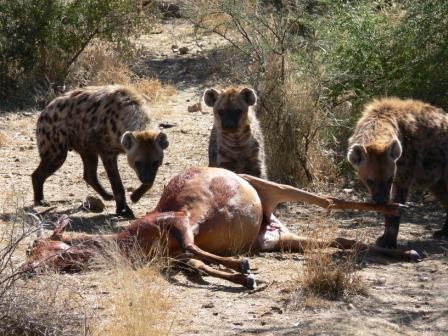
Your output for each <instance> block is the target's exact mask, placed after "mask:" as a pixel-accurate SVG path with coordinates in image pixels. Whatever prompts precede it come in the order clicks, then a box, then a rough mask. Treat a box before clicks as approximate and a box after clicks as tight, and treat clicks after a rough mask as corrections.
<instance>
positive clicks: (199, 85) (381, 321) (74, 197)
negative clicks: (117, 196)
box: [0, 20, 448, 335]
mask: <svg viewBox="0 0 448 336" xmlns="http://www.w3.org/2000/svg"><path fill="white" fill-rule="evenodd" d="M157 28H158V29H159V31H160V33H159V34H154V35H146V36H142V38H141V39H140V40H139V43H140V45H141V48H142V50H141V52H140V54H139V56H138V57H139V59H140V60H141V61H142V62H141V63H140V64H139V65H138V66H137V68H138V76H137V75H135V73H134V72H133V70H132V69H130V68H128V67H126V66H123V65H122V64H124V63H122V62H121V61H118V60H117V61H115V60H114V59H113V57H112V56H110V54H108V51H107V48H104V49H103V47H95V48H98V50H96V49H93V51H91V54H86V55H85V56H84V57H85V58H86V61H85V62H86V64H90V65H91V68H90V70H88V71H86V74H85V75H84V76H83V77H79V78H84V79H85V82H83V81H82V80H80V79H79V78H78V81H79V82H83V83H85V84H104V83H109V82H115V83H118V82H121V83H128V84H129V83H130V84H134V85H137V86H138V87H140V88H141V89H142V90H143V91H144V92H145V93H146V94H147V95H148V96H149V97H150V98H151V100H152V104H153V112H154V120H153V123H152V127H156V126H157V124H158V123H170V124H176V127H173V128H170V129H166V130H165V132H166V133H167V134H168V137H169V140H170V147H169V148H168V150H167V154H166V157H165V161H164V164H163V166H162V167H161V169H160V173H159V175H158V177H157V178H156V183H155V185H154V187H153V189H152V190H151V191H149V192H148V194H147V195H145V197H143V199H142V200H141V201H140V202H139V203H138V204H131V205H130V206H131V207H132V208H133V210H134V212H135V214H136V215H137V216H141V215H143V214H145V213H146V212H147V211H149V210H151V209H152V208H153V207H154V206H155V204H156V202H157V200H158V195H160V193H161V191H162V189H163V186H164V185H166V184H167V182H168V181H169V179H170V178H171V177H172V176H173V175H175V174H177V173H179V172H180V171H182V170H183V169H185V168H186V167H189V166H193V165H206V164H207V143H208V136H209V134H210V130H211V126H212V122H213V120H212V119H213V118H212V115H211V113H210V110H209V109H205V110H204V111H203V112H195V113H191V112H187V106H188V105H191V104H193V103H196V102H198V101H199V99H200V97H201V95H202V92H203V89H204V87H210V86H215V85H217V86H221V87H222V86H225V85H226V82H225V80H223V79H221V77H222V76H224V75H225V73H220V72H219V70H220V69H225V67H221V66H219V65H217V63H219V62H218V61H219V58H218V57H219V55H220V54H219V53H215V52H214V51H215V50H222V46H223V45H225V44H224V42H223V41H222V40H221V39H217V38H216V37H215V36H213V35H205V36H199V37H198V36H196V37H195V36H194V34H193V33H194V31H193V28H192V27H191V26H190V25H189V24H187V23H185V22H184V21H177V20H176V21H169V22H166V23H164V24H161V25H159V26H158V27H157ZM198 38H199V40H198ZM173 44H176V45H178V46H188V47H189V52H188V53H187V54H186V55H180V54H179V53H178V52H177V51H176V50H173V48H171V47H172V45H173ZM108 55H109V56H110V57H109V56H108ZM109 62H110V63H109ZM301 88H302V87H301ZM297 90H298V91H297V92H295V93H291V97H290V98H288V99H290V101H292V102H295V99H299V100H300V101H301V102H303V103H304V104H305V106H308V105H306V102H307V99H308V98H307V97H306V96H304V97H303V98H300V97H299V98H297V97H298V96H297V94H298V93H299V92H303V91H300V90H299V89H297ZM305 92H307V91H306V90H305ZM299 105H300V104H295V106H297V108H299V109H301V107H300V106H299ZM301 111H302V110H301ZM303 111H304V112H307V111H309V109H303ZM37 116H38V113H37V112H35V111H32V110H29V111H19V112H14V113H12V112H8V111H0V134H4V135H5V137H6V138H7V139H8V141H7V142H6V143H5V144H3V146H0V188H2V189H1V191H2V192H1V193H0V206H1V207H2V213H1V215H0V232H2V233H8V232H10V229H11V227H12V226H13V225H14V223H16V222H17V221H23V222H24V223H25V225H30V224H31V223H33V220H32V219H31V217H29V216H28V215H27V214H26V213H27V212H33V211H37V212H41V211H43V210H45V209H46V208H42V207H35V208H32V207H31V204H32V187H31V181H30V174H31V172H32V171H33V169H34V168H35V167H36V165H37V163H38V154H37V150H36V145H35V136H34V130H35V123H36V120H37ZM305 116H306V115H305ZM303 120H304V122H305V121H307V122H308V121H309V119H308V118H305V117H304V119H303ZM312 122H313V125H314V126H313V127H317V126H315V125H319V124H318V123H316V124H314V121H312ZM269 139H270V140H269V141H275V138H269ZM310 151H311V152H312V155H314V156H315V157H316V159H315V161H311V162H312V166H311V168H312V169H313V170H316V169H320V170H321V171H322V172H325V171H326V169H327V168H326V166H325V165H324V164H321V163H319V162H321V161H319V159H318V158H319V157H325V153H322V152H316V151H318V144H310ZM125 161H126V160H125V159H124V158H123V157H121V158H120V160H119V167H120V173H121V175H122V177H123V182H124V185H125V186H126V187H128V188H129V190H131V189H132V188H131V187H132V186H135V185H138V181H137V179H136V177H135V174H134V173H133V172H132V170H131V169H130V168H129V167H128V166H127V164H126V162H125ZM313 162H314V163H313ZM322 162H323V161H322ZM81 167H82V165H81V159H80V158H79V155H77V154H76V153H72V152H71V153H69V155H68V158H67V162H66V163H65V164H64V166H63V167H62V168H61V169H60V170H59V171H58V172H57V173H56V174H55V175H54V176H52V177H51V178H49V180H48V181H47V183H46V184H45V192H46V195H47V199H48V200H49V201H50V202H51V203H52V205H53V206H55V207H56V208H54V209H51V211H50V212H48V213H45V214H44V215H42V217H43V218H42V219H43V222H44V223H46V224H47V225H46V226H45V230H44V235H48V234H49V231H48V230H49V229H51V227H52V226H51V223H52V222H54V220H55V219H56V218H57V216H58V215H60V214H62V213H68V214H69V216H70V217H71V218H72V224H71V228H70V229H69V233H70V231H73V232H87V233H98V232H107V231H110V230H116V229H118V228H119V227H120V226H122V225H127V224H128V223H129V222H128V221H126V220H121V219H117V218H115V217H113V216H111V214H112V213H113V212H114V202H106V209H105V212H104V213H102V214H92V213H86V212H84V211H82V210H81V209H80V205H81V203H82V201H83V200H84V199H85V197H86V196H87V195H94V193H93V191H92V190H91V189H90V188H89V187H88V186H87V185H86V184H85V183H84V181H83V179H82V168H81ZM99 175H100V178H101V179H102V180H103V182H105V183H104V184H105V185H108V184H107V179H106V176H105V173H104V169H103V168H102V167H100V174H99ZM324 181H325V179H324ZM358 187H359V186H358V185H356V184H353V185H342V184H338V185H330V184H328V183H326V182H325V183H322V184H316V185H315V186H314V188H315V189H316V190H320V191H322V192H325V193H332V194H334V196H339V197H344V198H353V199H358V200H360V199H362V197H363V196H364V195H365V193H364V191H363V190H362V189H359V188H358ZM342 188H347V190H345V191H341V189H342ZM129 190H128V191H129ZM358 190H359V191H358ZM424 197H425V198H422V196H421V197H419V198H416V199H414V200H411V201H413V202H414V203H412V202H411V205H412V208H411V209H410V211H408V212H407V213H406V215H405V216H404V219H403V224H402V227H401V229H400V236H399V239H400V242H401V243H402V244H408V245H410V246H411V247H413V248H416V249H418V250H419V251H422V252H424V253H425V255H426V258H425V260H424V261H423V262H422V263H420V264H408V263H402V262H392V261H390V260H387V259H385V258H379V257H373V256H362V257H360V258H356V259H355V258H353V255H352V254H350V253H338V254H335V253H334V251H333V250H331V249H325V250H324V251H317V250H315V249H310V250H308V251H306V253H305V255H300V254H292V255H288V254H283V253H262V254H260V255H255V256H251V266H252V268H253V269H254V272H255V274H256V277H257V280H258V281H259V285H260V287H259V289H258V290H255V291H246V290H245V289H244V288H240V287H238V286H235V285H232V284H229V283H227V282H224V281H221V280H219V279H214V278H209V277H200V276H198V275H197V274H191V273H185V272H179V271H177V270H172V271H170V272H166V270H165V265H166V262H165V261H162V262H161V263H160V262H155V263H154V262H149V261H148V260H145V259H141V258H140V259H139V258H137V261H135V260H134V262H133V263H130V262H129V261H128V260H127V259H123V257H122V256H121V255H120V254H117V253H115V252H113V250H112V252H111V253H109V254H108V255H106V257H105V259H101V260H99V261H98V262H97V263H96V264H94V265H93V266H92V268H91V269H88V270H86V271H84V272H82V273H81V274H75V275H69V274H62V275H55V274H51V273H50V274H44V275H42V276H39V277H34V278H30V279H24V280H19V281H18V282H16V283H15V285H14V286H13V287H10V288H9V289H8V291H9V292H8V293H9V294H8V295H12V297H11V298H13V300H12V301H9V302H12V303H13V306H12V307H13V308H14V309H13V310H10V311H9V314H10V315H11V316H15V317H17V321H18V322H20V323H25V322H27V323H28V322H30V321H38V323H37V324H39V323H40V324H41V325H42V324H46V326H47V327H49V328H53V326H55V328H58V329H57V331H58V332H55V333H53V334H58V335H61V334H62V335H70V334H71V335H83V334H93V335H104V334H106V335H124V334H126V335H154V334H155V335H166V334H174V335H177V334H179V335H180V334H181V335H193V334H194V335H197V334H200V335H209V334H215V335H235V334H245V335H255V334H262V335H273V334H275V335H277V334H278V335H296V334H303V335H316V334H327V335H385V334H387V335H399V334H407V335H418V334H427V335H444V334H445V332H446V330H448V302H447V298H448V286H447V285H446V279H447V277H448V261H447V258H446V251H447V249H448V245H447V244H446V242H440V241H433V240H432V239H431V232H432V231H433V230H434V229H436V228H437V227H438V226H439V224H440V223H441V222H442V221H443V218H442V217H443V213H442V211H441V208H440V206H439V205H438V204H437V203H436V202H434V200H433V199H431V198H427V197H426V196H424ZM18 214H19V215H20V216H19V215H18ZM276 215H277V216H278V217H279V218H280V219H281V220H283V221H284V222H285V223H286V224H287V225H288V226H289V227H290V229H291V230H293V231H295V232H300V233H301V234H304V235H306V234H309V235H311V236H313V235H319V237H320V238H322V235H325V236H334V235H337V234H342V235H344V236H348V237H352V238H357V239H361V240H363V241H367V242H373V241H374V239H375V237H377V236H378V235H379V234H380V233H381V231H382V230H383V226H382V218H381V216H378V215H376V214H365V213H356V212H355V213H333V214H331V215H330V216H327V215H326V213H324V212H323V211H320V210H319V209H317V208H315V207H312V206H307V205H302V204H287V205H286V206H283V207H282V208H281V209H279V210H278V211H277V213H276ZM20 223H21V222H20ZM33 237H34V236H31V237H25V239H24V240H23V241H21V243H20V244H18V248H17V251H16V252H15V253H14V255H13V256H12V259H11V263H10V264H9V265H10V266H13V267H15V266H17V265H19V264H20V263H21V262H22V261H23V260H24V258H25V250H26V247H27V244H28V243H30V242H31V241H32V239H33ZM7 245H8V242H7V241H5V240H2V241H1V242H0V249H3V248H4V247H5V246H7ZM324 286H325V287H327V288H328V289H329V290H325V289H324ZM304 288H309V289H310V290H304ZM10 289H12V291H10ZM332 294H338V295H332ZM360 294H361V295H360ZM327 298H333V299H334V298H337V300H328V299H327ZM2 302H7V301H2ZM44 303H46V304H44ZM27 306H28V307H30V306H31V307H35V309H33V310H32V312H31V313H32V315H27V314H28V313H30V311H29V310H27V309H26V307H27ZM19 312H20V313H19ZM0 313H3V311H2V312H0ZM23 314H24V315H23ZM59 314H62V315H59ZM33 319H34V320H33ZM22 325H26V324H22ZM21 330H22V334H25V335H31V334H33V333H32V332H31V331H33V330H34V331H35V333H34V334H43V332H41V330H40V329H31V327H29V329H27V331H26V332H24V331H23V328H22V329H21ZM48 330H55V329H48ZM48 330H47V334H52V333H51V332H49V331H48ZM39 332H40V333H39ZM5 334H7V333H5ZM17 334H20V333H17Z"/></svg>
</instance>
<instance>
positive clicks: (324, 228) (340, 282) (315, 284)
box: [299, 220, 366, 300]
mask: <svg viewBox="0 0 448 336" xmlns="http://www.w3.org/2000/svg"><path fill="white" fill-rule="evenodd" d="M336 231H337V229H336V225H326V224H325V222H324V220H322V221H321V223H320V225H318V227H317V228H316V230H314V232H313V233H312V234H311V237H312V238H314V239H315V240H316V241H318V240H320V241H322V239H323V240H324V241H325V240H326V241H328V243H326V244H324V246H322V245H321V244H320V243H316V244H311V245H310V246H307V247H306V248H305V251H304V255H305V260H306V262H305V265H304V266H303V269H302V272H301V273H300V275H299V281H300V283H301V285H302V289H303V291H304V292H305V293H306V294H308V295H307V296H317V297H321V298H325V299H330V300H336V299H340V298H342V297H345V296H349V295H357V294H366V285H365V283H364V280H363V278H362V277H361V276H360V275H359V274H357V273H356V260H355V259H356V251H347V253H344V256H343V257H342V258H335V256H334V255H333V253H331V250H330V249H329V244H330V240H331V239H333V238H334V237H335V236H336ZM322 237H328V238H322Z"/></svg>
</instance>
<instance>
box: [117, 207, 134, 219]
mask: <svg viewBox="0 0 448 336" xmlns="http://www.w3.org/2000/svg"><path fill="white" fill-rule="evenodd" d="M116 215H117V216H120V217H124V218H129V219H134V218H135V216H134V212H133V211H132V210H131V208H129V207H128V206H127V205H126V206H125V207H124V208H122V209H117V212H116Z"/></svg>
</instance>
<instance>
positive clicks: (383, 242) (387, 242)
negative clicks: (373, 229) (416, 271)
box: [375, 235, 397, 249]
mask: <svg viewBox="0 0 448 336" xmlns="http://www.w3.org/2000/svg"><path fill="white" fill-rule="evenodd" d="M375 244H376V245H377V246H379V247H384V248H390V249H396V248H397V239H393V238H390V237H387V236H386V237H385V236H384V235H382V236H381V237H379V238H378V239H377V240H376V243H375Z"/></svg>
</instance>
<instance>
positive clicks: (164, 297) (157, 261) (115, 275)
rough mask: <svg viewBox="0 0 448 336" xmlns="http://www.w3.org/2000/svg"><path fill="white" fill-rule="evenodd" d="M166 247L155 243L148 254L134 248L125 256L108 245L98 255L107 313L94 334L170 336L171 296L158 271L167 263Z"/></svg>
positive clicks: (114, 247) (172, 317)
mask: <svg viewBox="0 0 448 336" xmlns="http://www.w3.org/2000/svg"><path fill="white" fill-rule="evenodd" d="M165 255H166V253H165V249H163V248H161V247H160V246H158V247H157V248H155V249H154V253H151V256H150V257H148V255H147V254H144V253H143V251H141V249H139V248H138V247H135V248H134V249H132V250H131V251H129V252H128V253H127V254H126V255H124V254H123V253H122V252H121V251H120V250H119V249H118V248H117V247H116V246H110V247H108V248H107V249H106V253H105V254H104V255H103V256H102V257H100V258H98V260H97V267H100V272H101V274H100V277H104V281H101V279H100V281H101V282H102V283H104V284H105V291H106V292H107V293H108V294H107V296H106V297H105V298H104V306H105V307H106V309H108V310H109V311H110V316H109V318H108V319H107V321H105V323H104V324H103V325H97V326H96V327H95V328H94V332H93V333H94V334H95V335H109V336H115V335H116V336H119V335H120V336H121V335H135V336H140V335H141V336H144V335H169V334H171V329H172V325H173V320H174V316H173V314H171V313H170V308H171V298H170V295H169V292H168V288H169V286H168V284H167V283H166V281H165V280H164V279H163V277H162V275H161V270H162V269H164V268H165V267H166V266H167V265H168V264H169V259H167V258H165V257H164V256H165Z"/></svg>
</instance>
